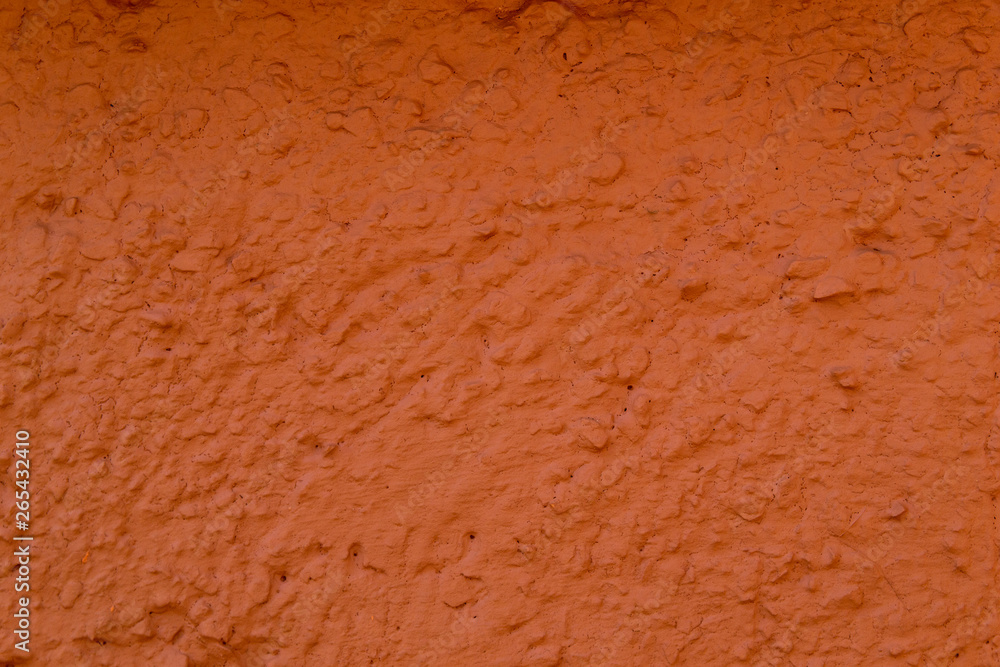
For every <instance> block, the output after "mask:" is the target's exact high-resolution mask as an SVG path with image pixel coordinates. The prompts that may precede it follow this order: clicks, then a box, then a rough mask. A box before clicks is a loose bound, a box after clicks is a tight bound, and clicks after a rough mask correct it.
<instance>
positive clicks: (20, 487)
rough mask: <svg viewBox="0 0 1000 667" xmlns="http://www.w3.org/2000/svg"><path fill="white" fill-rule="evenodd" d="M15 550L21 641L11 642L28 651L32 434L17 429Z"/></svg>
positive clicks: (17, 630)
mask: <svg viewBox="0 0 1000 667" xmlns="http://www.w3.org/2000/svg"><path fill="white" fill-rule="evenodd" d="M14 437H15V440H14V486H15V489H16V490H15V492H14V498H15V502H14V510H15V513H14V527H15V529H16V530H15V534H14V542H15V543H16V544H17V548H16V549H15V550H14V558H15V560H16V562H15V565H16V566H17V567H16V570H15V574H16V575H17V576H16V577H15V579H14V592H15V593H16V594H18V596H19V597H18V598H17V605H16V611H15V612H14V637H15V638H16V639H18V640H20V641H17V642H15V643H14V648H15V649H17V650H18V651H23V652H25V653H30V652H31V650H30V648H29V646H28V645H29V643H30V642H31V611H30V606H31V597H30V592H31V567H30V566H31V544H30V543H31V541H32V540H33V539H34V538H33V537H31V536H30V535H28V534H27V533H28V531H29V530H30V528H31V497H30V494H29V493H28V485H29V484H30V482H31V458H30V451H31V440H30V438H31V434H30V433H28V431H24V430H21V431H18V432H17V433H16V434H14Z"/></svg>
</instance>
